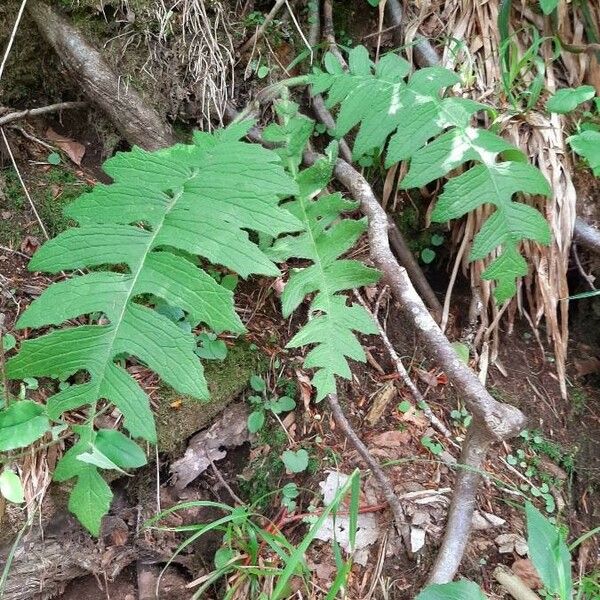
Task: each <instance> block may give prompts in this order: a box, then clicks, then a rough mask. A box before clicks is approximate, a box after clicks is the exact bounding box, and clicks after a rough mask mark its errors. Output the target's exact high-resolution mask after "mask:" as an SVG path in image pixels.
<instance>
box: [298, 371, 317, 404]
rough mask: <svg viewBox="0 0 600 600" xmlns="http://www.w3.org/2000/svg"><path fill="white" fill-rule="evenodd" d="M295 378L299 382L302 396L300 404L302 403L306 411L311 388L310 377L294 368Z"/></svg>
mask: <svg viewBox="0 0 600 600" xmlns="http://www.w3.org/2000/svg"><path fill="white" fill-rule="evenodd" d="M296 379H297V380H298V383H299V384H300V398H302V404H304V408H305V409H306V410H307V411H308V409H309V406H310V398H311V396H312V389H313V386H312V383H311V381H310V377H309V376H308V375H307V374H306V373H303V372H302V371H301V370H300V369H296Z"/></svg>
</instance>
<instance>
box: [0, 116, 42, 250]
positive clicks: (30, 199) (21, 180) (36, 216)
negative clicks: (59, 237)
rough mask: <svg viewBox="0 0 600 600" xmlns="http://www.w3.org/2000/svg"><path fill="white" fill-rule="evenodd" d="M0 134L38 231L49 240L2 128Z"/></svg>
mask: <svg viewBox="0 0 600 600" xmlns="http://www.w3.org/2000/svg"><path fill="white" fill-rule="evenodd" d="M0 132H2V139H3V141H4V145H5V146H6V150H7V151H8V155H9V157H10V161H11V162H12V165H13V168H14V170H15V172H16V174H17V177H18V178H19V182H20V183H21V187H22V188H23V191H24V192H25V196H27V200H28V201H29V204H30V205H31V210H32V211H33V214H34V215H35V218H36V219H37V222H38V223H39V226H40V229H41V230H42V233H43V234H44V237H45V238H46V239H47V240H49V239H50V236H49V235H48V232H47V231H46V228H45V227H44V223H42V219H41V218H40V215H39V214H38V211H37V209H36V207H35V204H34V202H33V199H32V198H31V196H30V195H29V191H28V190H27V186H26V185H25V182H24V181H23V178H22V177H21V171H19V167H18V165H17V161H16V160H15V157H14V155H13V153H12V150H11V148H10V144H9V143H8V140H7V139H6V134H5V133H4V128H3V127H0Z"/></svg>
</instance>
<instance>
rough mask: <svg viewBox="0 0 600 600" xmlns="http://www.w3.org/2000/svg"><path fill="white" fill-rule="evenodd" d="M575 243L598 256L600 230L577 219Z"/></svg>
mask: <svg viewBox="0 0 600 600" xmlns="http://www.w3.org/2000/svg"><path fill="white" fill-rule="evenodd" d="M573 234H574V235H573V237H574V239H575V241H576V242H577V243H578V244H579V245H580V246H583V247H584V248H585V249H586V250H590V251H591V252H594V253H596V254H600V230H598V229H596V227H592V226H591V225H589V224H588V223H586V222H585V221H584V220H583V219H582V218H580V217H577V218H576V219H575V231H574V232H573Z"/></svg>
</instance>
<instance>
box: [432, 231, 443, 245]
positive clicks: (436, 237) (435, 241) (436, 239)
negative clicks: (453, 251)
mask: <svg viewBox="0 0 600 600" xmlns="http://www.w3.org/2000/svg"><path fill="white" fill-rule="evenodd" d="M444 239H445V238H444V236H443V235H441V234H439V233H434V234H433V235H432V236H431V245H432V246H441V245H442V244H443V243H444Z"/></svg>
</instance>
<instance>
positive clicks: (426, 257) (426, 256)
mask: <svg viewBox="0 0 600 600" xmlns="http://www.w3.org/2000/svg"><path fill="white" fill-rule="evenodd" d="M434 258H435V250H433V249H432V248H423V250H421V260H422V261H423V262H424V263H425V264H426V265H428V264H429V263H431V262H433V259H434Z"/></svg>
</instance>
